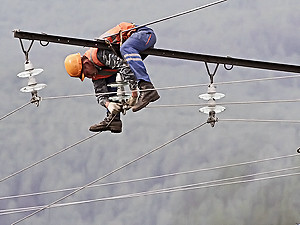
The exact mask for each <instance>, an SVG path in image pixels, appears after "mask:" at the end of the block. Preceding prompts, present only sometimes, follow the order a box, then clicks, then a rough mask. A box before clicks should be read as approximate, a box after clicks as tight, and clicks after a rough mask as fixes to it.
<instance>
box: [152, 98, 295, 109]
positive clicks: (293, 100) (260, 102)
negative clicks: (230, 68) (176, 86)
mask: <svg viewBox="0 0 300 225" xmlns="http://www.w3.org/2000/svg"><path fill="white" fill-rule="evenodd" d="M293 102H300V99H283V100H282V99H277V100H261V101H244V102H222V105H252V104H270V103H293ZM206 105H207V103H189V104H169V105H151V106H147V108H149V109H151V108H176V107H194V106H195V107H196V106H197V107H198V106H206Z"/></svg>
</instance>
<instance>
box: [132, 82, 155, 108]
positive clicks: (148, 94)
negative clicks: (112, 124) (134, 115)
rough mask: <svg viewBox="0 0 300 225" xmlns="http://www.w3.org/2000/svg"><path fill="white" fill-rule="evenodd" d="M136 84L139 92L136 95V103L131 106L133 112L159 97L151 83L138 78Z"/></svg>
mask: <svg viewBox="0 0 300 225" xmlns="http://www.w3.org/2000/svg"><path fill="white" fill-rule="evenodd" d="M138 86H139V89H140V91H141V92H140V95H139V97H138V100H137V103H136V104H135V105H134V106H133V107H132V111H133V112H137V111H139V110H141V109H142V108H145V107H146V106H147V105H148V104H149V103H150V102H155V101H156V100H158V99H159V98H160V96H159V94H158V92H157V91H156V90H155V88H154V86H153V84H152V83H150V82H147V81H144V80H140V81H139V85H138ZM148 89H151V90H148ZM145 90H146V91H145Z"/></svg>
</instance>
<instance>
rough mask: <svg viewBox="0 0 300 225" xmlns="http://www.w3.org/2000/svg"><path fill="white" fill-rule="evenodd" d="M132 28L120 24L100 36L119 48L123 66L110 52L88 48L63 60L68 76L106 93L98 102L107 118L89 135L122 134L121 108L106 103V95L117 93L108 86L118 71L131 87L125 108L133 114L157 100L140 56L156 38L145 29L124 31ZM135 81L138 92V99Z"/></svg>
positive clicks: (132, 26)
mask: <svg viewBox="0 0 300 225" xmlns="http://www.w3.org/2000/svg"><path fill="white" fill-rule="evenodd" d="M134 27H135V25H134V24H132V23H126V22H123V23H120V24H119V25H117V26H116V27H114V28H112V29H111V30H109V31H107V32H106V33H105V34H103V35H101V36H100V39H106V40H107V41H109V42H111V43H118V44H120V46H121V47H120V52H121V55H122V57H123V58H124V59H125V61H126V62H127V63H126V62H123V60H122V59H121V58H119V57H118V56H117V55H116V54H114V52H112V51H108V50H100V49H96V48H91V49H90V50H88V51H87V52H86V53H85V54H84V56H82V57H81V56H80V54H79V53H77V54H72V55H69V56H68V57H67V58H66V60H65V67H66V70H67V72H68V73H69V75H70V76H72V77H79V78H81V80H82V81H83V79H84V77H88V78H91V79H92V80H93V83H94V87H95V92H96V94H99V93H106V94H101V95H98V102H99V103H100V104H101V105H102V106H104V107H106V108H107V110H108V114H107V117H106V118H105V119H104V120H103V121H102V122H100V123H99V124H95V125H93V126H91V127H90V131H94V132H98V131H106V130H110V131H111V132H114V133H120V132H121V131H122V122H121V120H120V108H121V107H120V105H119V104H117V103H114V102H110V101H109V100H108V97H109V96H110V95H109V94H107V92H115V91H116V89H115V88H111V87H108V86H107V84H108V83H111V82H113V81H115V78H116V73H117V72H118V71H119V72H121V74H122V75H123V77H124V78H125V80H128V81H129V83H130V90H131V91H132V96H131V97H130V99H129V101H128V105H129V106H130V107H132V111H133V112H136V111H139V110H141V109H142V108H144V107H146V106H147V105H148V104H149V103H150V102H154V101H156V100H158V99H159V98H160V96H159V95H158V93H157V91H156V90H155V89H154V86H153V84H152V83H151V80H150V77H149V75H148V73H147V71H146V67H145V65H144V63H143V61H142V58H141V55H140V54H139V53H140V52H142V51H144V50H146V49H147V48H150V47H153V46H154V44H155V42H156V37H155V34H154V32H153V30H152V29H150V28H147V27H142V28H138V29H132V30H130V31H126V30H128V29H131V28H134ZM122 31H125V32H122ZM128 65H129V67H130V69H131V71H133V73H134V76H133V75H132V74H131V71H130V69H129V68H128ZM136 81H137V82H138V87H139V90H140V95H139V96H138V99H137V91H136V89H137V87H136Z"/></svg>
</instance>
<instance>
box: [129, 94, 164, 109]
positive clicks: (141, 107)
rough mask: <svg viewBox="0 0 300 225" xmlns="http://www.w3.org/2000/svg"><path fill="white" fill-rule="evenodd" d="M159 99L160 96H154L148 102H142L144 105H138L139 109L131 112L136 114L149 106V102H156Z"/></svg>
mask: <svg viewBox="0 0 300 225" xmlns="http://www.w3.org/2000/svg"><path fill="white" fill-rule="evenodd" d="M159 98H160V96H159V95H158V96H156V97H154V98H152V99H151V100H150V101H147V102H144V104H142V105H140V107H139V108H134V107H133V108H132V112H137V111H140V110H141V109H143V108H145V107H146V106H147V105H149V103H150V102H155V101H156V100H158V99H159Z"/></svg>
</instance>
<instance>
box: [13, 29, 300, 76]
mask: <svg viewBox="0 0 300 225" xmlns="http://www.w3.org/2000/svg"><path fill="white" fill-rule="evenodd" d="M14 37H15V38H19V39H26V40H37V41H41V42H53V43H58V44H67V45H75V46H84V47H95V48H101V49H110V47H109V45H108V44H106V43H105V41H104V40H88V39H80V38H72V37H63V36H55V35H49V34H45V33H41V34H39V33H31V32H24V31H20V30H14ZM112 47H113V48H114V49H115V51H117V52H119V45H117V44H112ZM142 54H146V55H154V56H160V57H167V58H175V59H185V60H192V61H201V62H206V63H216V64H224V65H228V66H240V67H249V68H256V69H265V70H275V71H282V72H291V73H300V65H290V64H282V63H274V62H265V61H256V60H248V59H239V58H232V57H222V56H213V55H204V54H199V53H190V52H181V51H174V50H167V49H157V48H150V49H147V50H146V51H144V52H142Z"/></svg>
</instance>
